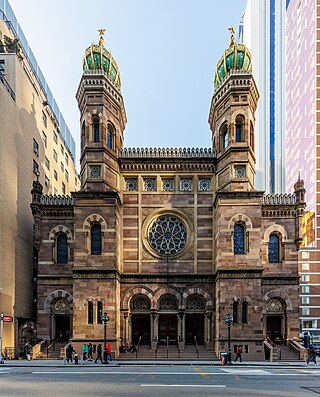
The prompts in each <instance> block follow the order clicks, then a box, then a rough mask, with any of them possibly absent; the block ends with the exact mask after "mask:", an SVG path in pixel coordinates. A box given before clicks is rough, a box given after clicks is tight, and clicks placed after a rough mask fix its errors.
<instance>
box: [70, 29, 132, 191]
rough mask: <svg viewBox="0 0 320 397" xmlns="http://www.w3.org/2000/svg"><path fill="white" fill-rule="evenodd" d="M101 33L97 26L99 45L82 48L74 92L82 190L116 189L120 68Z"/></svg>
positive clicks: (122, 119) (121, 118)
mask: <svg viewBox="0 0 320 397" xmlns="http://www.w3.org/2000/svg"><path fill="white" fill-rule="evenodd" d="M104 32H105V29H100V30H99V33H100V39H99V44H91V45H90V46H89V47H88V48H87V49H86V51H85V55H84V59H83V75H82V78H81V81H80V84H79V88H78V91H77V94H76V98H77V101H78V106H79V110H80V125H81V157H80V163H81V173H80V176H81V188H82V190H85V191H108V190H113V191H119V170H118V160H117V159H118V150H119V149H120V148H122V146H123V131H124V129H125V126H126V122H127V119H126V112H125V108H124V104H123V99H122V95H121V92H120V88H121V81H120V73H119V69H118V66H117V63H116V61H115V60H114V59H113V58H112V56H111V53H110V52H109V51H108V50H107V49H106V48H105V43H104V38H103V35H104Z"/></svg>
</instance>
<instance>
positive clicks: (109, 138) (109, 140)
mask: <svg viewBox="0 0 320 397" xmlns="http://www.w3.org/2000/svg"><path fill="white" fill-rule="evenodd" d="M113 139H114V127H113V126H112V125H111V124H110V123H109V124H108V132H107V146H108V148H110V149H113Z"/></svg>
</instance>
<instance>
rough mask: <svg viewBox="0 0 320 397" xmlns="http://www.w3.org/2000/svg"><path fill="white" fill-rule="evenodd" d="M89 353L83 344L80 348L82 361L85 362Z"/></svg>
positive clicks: (86, 346)
mask: <svg viewBox="0 0 320 397" xmlns="http://www.w3.org/2000/svg"><path fill="white" fill-rule="evenodd" d="M88 353H89V348H88V345H87V344H86V343H85V344H84V345H83V347H82V360H83V361H86V360H87V357H88Z"/></svg>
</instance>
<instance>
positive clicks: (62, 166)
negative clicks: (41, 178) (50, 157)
mask: <svg viewBox="0 0 320 397" xmlns="http://www.w3.org/2000/svg"><path fill="white" fill-rule="evenodd" d="M61 171H62V172H64V165H63V162H61Z"/></svg>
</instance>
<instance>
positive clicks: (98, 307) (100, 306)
mask: <svg viewBox="0 0 320 397" xmlns="http://www.w3.org/2000/svg"><path fill="white" fill-rule="evenodd" d="M102 312H103V306H102V302H98V304H97V324H102V320H101V317H102Z"/></svg>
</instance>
